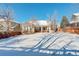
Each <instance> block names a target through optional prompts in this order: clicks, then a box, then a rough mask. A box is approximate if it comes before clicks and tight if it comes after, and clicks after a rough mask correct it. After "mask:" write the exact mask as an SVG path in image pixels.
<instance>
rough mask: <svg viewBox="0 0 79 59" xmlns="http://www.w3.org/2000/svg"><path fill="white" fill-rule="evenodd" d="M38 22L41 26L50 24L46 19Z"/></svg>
mask: <svg viewBox="0 0 79 59" xmlns="http://www.w3.org/2000/svg"><path fill="white" fill-rule="evenodd" d="M37 24H38V25H39V26H47V25H48V22H47V21H45V20H39V21H37Z"/></svg>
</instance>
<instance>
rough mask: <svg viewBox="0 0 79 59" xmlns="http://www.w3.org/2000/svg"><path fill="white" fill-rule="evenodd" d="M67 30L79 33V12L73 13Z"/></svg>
mask: <svg viewBox="0 0 79 59" xmlns="http://www.w3.org/2000/svg"><path fill="white" fill-rule="evenodd" d="M66 32H72V33H78V34H79V13H75V14H73V15H72V21H70V24H69V25H68V26H67V27H66Z"/></svg>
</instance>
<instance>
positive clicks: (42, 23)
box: [25, 20, 48, 26]
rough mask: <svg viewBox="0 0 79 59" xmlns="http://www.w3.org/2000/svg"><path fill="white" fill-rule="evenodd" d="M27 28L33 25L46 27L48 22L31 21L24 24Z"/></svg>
mask: <svg viewBox="0 0 79 59" xmlns="http://www.w3.org/2000/svg"><path fill="white" fill-rule="evenodd" d="M25 24H26V25H27V26H31V25H35V26H47V25H48V22H47V21H46V20H31V21H29V22H27V23H25Z"/></svg>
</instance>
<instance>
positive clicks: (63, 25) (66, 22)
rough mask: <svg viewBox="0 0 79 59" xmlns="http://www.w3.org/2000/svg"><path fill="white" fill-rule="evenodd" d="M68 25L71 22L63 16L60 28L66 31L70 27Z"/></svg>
mask: <svg viewBox="0 0 79 59" xmlns="http://www.w3.org/2000/svg"><path fill="white" fill-rule="evenodd" d="M68 24H69V21H68V19H67V17H66V16H63V17H62V21H61V24H60V27H61V28H62V29H63V31H64V30H65V27H66V26H68Z"/></svg>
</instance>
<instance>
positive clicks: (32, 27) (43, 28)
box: [22, 20, 53, 33]
mask: <svg viewBox="0 0 79 59" xmlns="http://www.w3.org/2000/svg"><path fill="white" fill-rule="evenodd" d="M22 25H23V26H22V32H23V33H35V32H52V31H53V29H52V27H53V26H52V24H51V22H48V21H46V20H31V21H29V22H26V23H24V24H22Z"/></svg>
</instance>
